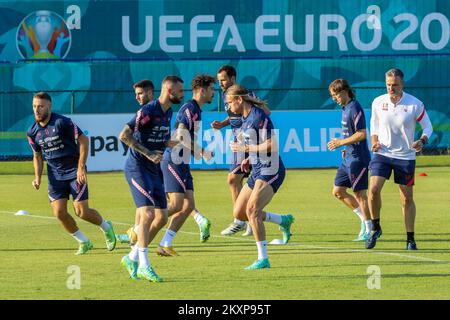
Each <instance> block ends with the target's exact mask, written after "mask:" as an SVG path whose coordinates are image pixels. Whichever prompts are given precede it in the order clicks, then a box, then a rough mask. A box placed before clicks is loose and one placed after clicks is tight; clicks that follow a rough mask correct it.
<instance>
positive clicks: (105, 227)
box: [100, 219, 111, 232]
mask: <svg viewBox="0 0 450 320" xmlns="http://www.w3.org/2000/svg"><path fill="white" fill-rule="evenodd" d="M100 228H102V230H103V231H105V232H106V231H108V230H109V229H111V226H110V225H109V224H108V223H107V222H106V220H105V219H103V221H102V223H101V224H100Z"/></svg>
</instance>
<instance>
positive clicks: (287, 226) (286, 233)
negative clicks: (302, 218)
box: [280, 214, 295, 244]
mask: <svg viewBox="0 0 450 320" xmlns="http://www.w3.org/2000/svg"><path fill="white" fill-rule="evenodd" d="M294 220H295V219H294V217H293V216H292V215H291V214H287V215H282V216H281V224H280V230H281V231H282V232H283V243H284V244H286V243H288V242H289V239H290V238H291V235H292V233H291V225H292V223H294Z"/></svg>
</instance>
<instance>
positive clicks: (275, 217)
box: [264, 212, 282, 224]
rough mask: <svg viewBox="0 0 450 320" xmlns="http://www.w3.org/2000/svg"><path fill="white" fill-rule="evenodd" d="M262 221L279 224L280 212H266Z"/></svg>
mask: <svg viewBox="0 0 450 320" xmlns="http://www.w3.org/2000/svg"><path fill="white" fill-rule="evenodd" d="M264 221H267V222H273V223H276V224H281V221H282V219H281V214H276V213H271V212H266V219H265V220H264Z"/></svg>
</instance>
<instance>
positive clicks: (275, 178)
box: [247, 163, 286, 193]
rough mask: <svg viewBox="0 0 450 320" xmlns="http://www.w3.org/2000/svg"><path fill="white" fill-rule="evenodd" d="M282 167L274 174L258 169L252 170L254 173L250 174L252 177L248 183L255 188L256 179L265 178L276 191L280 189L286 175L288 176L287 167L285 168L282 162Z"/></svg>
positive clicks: (251, 187) (274, 191)
mask: <svg viewBox="0 0 450 320" xmlns="http://www.w3.org/2000/svg"><path fill="white" fill-rule="evenodd" d="M280 164H281V165H280V168H279V169H278V172H277V173H276V174H273V175H263V174H261V172H260V171H259V172H257V171H256V170H254V171H252V174H251V175H250V178H248V180H247V185H248V186H249V188H250V189H252V190H253V188H254V187H255V183H256V180H263V181H266V182H267V183H269V185H270V186H271V187H272V189H273V193H276V192H277V191H278V189H279V188H280V187H281V184H282V183H283V181H284V177H285V176H286V169H285V168H284V165H283V164H282V163H280Z"/></svg>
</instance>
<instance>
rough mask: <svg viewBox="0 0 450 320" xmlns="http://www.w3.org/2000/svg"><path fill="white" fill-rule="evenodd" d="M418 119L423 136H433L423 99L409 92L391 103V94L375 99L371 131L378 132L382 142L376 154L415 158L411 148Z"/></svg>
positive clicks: (371, 132)
mask: <svg viewBox="0 0 450 320" xmlns="http://www.w3.org/2000/svg"><path fill="white" fill-rule="evenodd" d="M416 121H418V122H419V123H420V125H421V127H422V130H423V135H425V136H427V137H428V138H430V136H431V134H432V133H433V127H432V125H431V122H430V118H429V117H428V114H427V112H426V110H425V106H424V105H423V103H422V101H420V100H419V99H417V98H416V97H414V96H412V95H410V94H408V93H406V92H403V95H402V98H401V99H400V101H399V102H398V103H397V104H393V103H392V102H391V99H390V98H389V95H388V94H384V95H382V96H379V97H377V98H375V100H373V102H372V118H371V119H370V134H371V135H378V141H379V142H380V143H381V148H380V149H379V150H378V152H375V153H376V154H380V155H383V156H386V157H390V158H395V159H402V160H414V159H416V150H415V149H414V148H412V147H411V146H412V144H413V143H414V131H415V129H416Z"/></svg>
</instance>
